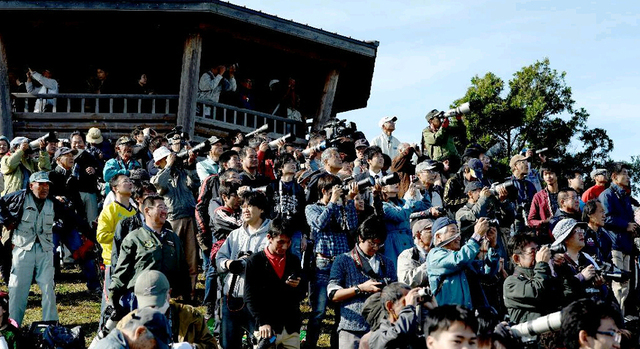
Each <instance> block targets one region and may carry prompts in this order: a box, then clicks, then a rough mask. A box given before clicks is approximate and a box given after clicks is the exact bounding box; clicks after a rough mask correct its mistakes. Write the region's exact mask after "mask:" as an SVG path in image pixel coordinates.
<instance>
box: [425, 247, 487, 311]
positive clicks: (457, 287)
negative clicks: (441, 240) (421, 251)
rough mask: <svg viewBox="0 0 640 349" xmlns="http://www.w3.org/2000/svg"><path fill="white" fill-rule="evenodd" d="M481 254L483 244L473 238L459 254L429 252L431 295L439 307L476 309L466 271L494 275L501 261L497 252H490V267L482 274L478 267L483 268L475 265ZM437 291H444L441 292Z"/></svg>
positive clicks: (449, 251)
mask: <svg viewBox="0 0 640 349" xmlns="http://www.w3.org/2000/svg"><path fill="white" fill-rule="evenodd" d="M479 251H480V244H479V243H478V242H477V241H476V240H475V239H473V238H471V239H469V240H468V241H467V243H466V244H465V245H464V246H462V248H461V249H460V250H459V251H452V250H448V249H445V248H442V247H436V248H434V249H432V250H431V251H429V254H428V255H427V262H426V263H427V265H428V268H427V270H429V286H430V287H431V292H433V293H435V297H436V300H437V301H438V305H444V304H458V305H462V306H465V307H467V308H469V309H472V308H474V306H473V302H472V296H471V291H470V289H469V282H468V280H467V275H466V274H465V269H466V268H473V269H475V271H476V273H478V274H487V273H493V272H495V270H496V268H497V265H498V263H497V262H498V258H499V257H498V254H497V253H496V251H495V250H493V249H489V251H488V252H489V253H488V256H490V260H489V262H490V263H489V264H488V266H489V267H488V268H486V267H485V268H480V270H479V269H478V267H479V264H484V263H476V262H474V261H475V259H476V256H477V255H478V252H479ZM482 269H484V270H482ZM440 284H442V286H440ZM438 287H441V289H440V290H438Z"/></svg>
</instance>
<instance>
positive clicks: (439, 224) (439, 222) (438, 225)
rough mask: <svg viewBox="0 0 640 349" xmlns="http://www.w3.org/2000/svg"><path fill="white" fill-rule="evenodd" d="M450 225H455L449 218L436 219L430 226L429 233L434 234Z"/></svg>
mask: <svg viewBox="0 0 640 349" xmlns="http://www.w3.org/2000/svg"><path fill="white" fill-rule="evenodd" d="M451 224H457V223H456V221H454V220H453V219H451V218H449V217H440V218H438V219H436V221H435V222H433V225H432V226H431V231H432V232H433V233H434V234H435V233H436V232H437V231H438V230H440V229H442V228H444V227H446V226H447V225H451Z"/></svg>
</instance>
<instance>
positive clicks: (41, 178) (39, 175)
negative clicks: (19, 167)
mask: <svg viewBox="0 0 640 349" xmlns="http://www.w3.org/2000/svg"><path fill="white" fill-rule="evenodd" d="M33 182H38V183H51V181H50V180H49V172H46V171H39V172H34V173H33V174H31V176H30V177H29V183H33Z"/></svg>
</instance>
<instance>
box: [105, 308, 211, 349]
mask: <svg viewBox="0 0 640 349" xmlns="http://www.w3.org/2000/svg"><path fill="white" fill-rule="evenodd" d="M169 304H170V308H169V309H171V310H170V312H171V338H172V339H173V341H174V342H187V343H189V344H191V346H192V347H194V348H195V349H217V348H218V341H217V340H216V339H215V337H213V335H212V334H211V332H210V331H209V327H208V326H207V321H206V320H205V319H204V317H203V316H202V314H200V313H199V312H198V310H197V309H196V308H194V307H192V306H190V305H186V304H180V303H176V302H175V301H173V300H170V301H169ZM135 312H136V311H135V310H134V311H132V312H130V313H129V314H127V315H126V316H125V317H123V318H122V319H121V320H120V321H119V322H118V325H117V328H118V329H122V328H123V327H124V325H125V324H126V323H127V322H129V320H131V318H132V317H133V315H134V314H135Z"/></svg>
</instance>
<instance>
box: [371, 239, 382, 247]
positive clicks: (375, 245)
mask: <svg viewBox="0 0 640 349" xmlns="http://www.w3.org/2000/svg"><path fill="white" fill-rule="evenodd" d="M367 243H368V244H369V245H371V247H377V248H383V247H384V242H374V241H371V240H367Z"/></svg>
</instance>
